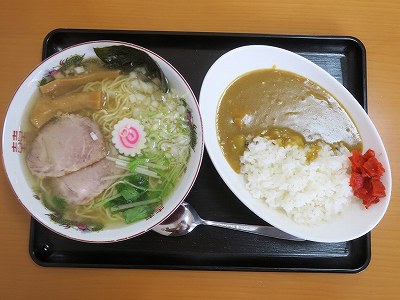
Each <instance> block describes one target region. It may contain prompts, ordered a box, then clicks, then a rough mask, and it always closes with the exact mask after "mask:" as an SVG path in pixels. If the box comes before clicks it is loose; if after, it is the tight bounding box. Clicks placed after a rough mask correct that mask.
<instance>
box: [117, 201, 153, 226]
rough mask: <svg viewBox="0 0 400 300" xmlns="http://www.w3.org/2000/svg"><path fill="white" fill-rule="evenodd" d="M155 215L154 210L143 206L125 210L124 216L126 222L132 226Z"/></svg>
mask: <svg viewBox="0 0 400 300" xmlns="http://www.w3.org/2000/svg"><path fill="white" fill-rule="evenodd" d="M153 213H154V208H152V207H151V206H150V205H142V206H137V207H133V208H129V209H127V210H125V211H124V212H123V213H122V215H123V216H124V219H125V222H126V223H128V224H130V223H133V222H137V221H140V220H144V219H146V218H148V217H150V216H151V215H152V214H153Z"/></svg>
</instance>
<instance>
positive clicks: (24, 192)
mask: <svg viewBox="0 0 400 300" xmlns="http://www.w3.org/2000/svg"><path fill="white" fill-rule="evenodd" d="M112 45H125V46H129V47H133V48H137V49H140V50H142V51H144V52H146V53H147V54H149V55H150V56H151V57H152V58H153V59H154V60H155V61H156V62H157V63H158V65H159V66H160V67H161V69H162V71H163V72H164V74H165V76H166V77H167V78H168V80H169V83H170V86H171V87H173V88H174V89H176V90H177V91H178V92H179V94H181V95H183V96H184V97H185V99H186V102H187V104H188V106H189V107H190V109H191V111H192V118H193V123H194V125H195V126H196V131H197V143H196V146H195V148H194V151H192V153H191V157H190V160H189V163H188V167H187V170H186V173H185V174H184V175H183V177H182V180H181V182H180V184H179V186H178V187H177V188H176V189H175V191H174V192H173V193H172V194H171V195H170V197H169V198H168V199H167V200H166V201H165V203H164V205H163V208H162V209H160V210H157V212H156V213H155V214H154V215H153V216H152V217H151V218H149V219H147V220H143V221H139V222H137V223H133V224H130V225H125V226H121V227H118V228H112V229H103V230H101V231H98V232H93V231H91V232H87V231H84V230H80V229H79V228H76V226H72V227H69V228H67V227H68V226H61V225H60V224H57V223H54V222H52V221H51V220H50V218H49V216H48V214H49V213H51V212H50V211H49V210H47V209H46V208H45V207H44V206H43V204H42V202H41V201H39V200H37V199H35V197H34V193H33V191H32V189H31V186H30V185H29V184H28V182H27V180H26V177H25V174H24V172H25V170H26V168H25V167H24V163H25V162H24V155H25V152H24V150H23V151H22V153H20V152H19V151H20V150H21V149H18V147H19V146H20V144H19V141H18V138H19V137H20V134H21V123H22V122H23V120H22V117H23V114H24V112H25V107H27V106H29V105H28V104H29V101H30V99H31V97H32V95H33V93H34V92H35V91H36V90H37V89H38V82H39V80H40V79H41V78H42V77H43V76H44V75H45V74H46V72H48V71H49V70H51V69H52V68H53V67H55V66H57V65H58V64H59V62H60V61H61V60H64V59H66V58H67V57H70V56H71V55H74V54H79V55H82V54H85V59H87V58H90V57H95V53H94V51H93V48H94V47H105V46H112ZM2 146H3V162H4V166H5V169H6V173H7V175H8V178H9V181H10V183H11V185H12V187H13V189H14V191H15V194H16V195H17V197H18V199H19V200H20V202H21V203H22V205H23V206H24V207H25V208H26V209H27V210H28V212H29V213H30V214H31V215H32V216H33V217H34V218H35V219H36V220H37V221H38V222H40V223H41V224H43V225H44V226H46V227H47V228H48V229H50V230H52V231H54V232H56V233H58V234H60V235H63V236H65V237H68V238H71V239H74V240H79V241H84V242H116V241H120V240H125V239H128V238H132V237H135V236H138V235H140V234H142V233H144V232H146V231H148V230H150V229H151V228H153V227H154V226H156V225H157V224H158V223H160V222H162V221H163V220H164V219H165V218H167V217H168V216H169V215H170V214H171V213H172V212H173V211H174V210H175V209H176V208H177V207H178V206H179V205H180V204H181V203H182V201H183V200H184V199H185V197H186V196H187V194H188V193H189V191H190V189H191V187H192V185H193V183H194V181H195V179H196V177H197V174H198V172H199V168H200V165H201V161H202V156H203V148H204V142H203V126H202V121H201V117H200V112H199V107H198V103H197V100H196V97H195V95H194V94H193V91H192V90H191V88H190V86H189V84H188V83H187V82H186V80H185V79H184V78H183V76H182V75H181V74H180V73H179V72H178V71H177V70H176V69H175V68H174V67H173V66H172V65H171V64H170V63H168V62H167V61H166V60H165V59H163V58H162V57H161V56H159V55H158V54H156V53H153V52H151V51H149V50H147V49H145V48H143V47H140V46H136V45H132V44H128V43H123V42H115V41H95V42H88V43H83V44H79V45H76V46H72V47H69V48H66V49H64V50H62V51H60V52H58V53H56V54H55V55H53V56H51V57H49V58H47V59H46V60H45V61H43V62H42V63H41V64H40V65H39V66H37V67H36V68H35V69H34V70H33V71H32V72H31V73H30V74H29V75H28V76H27V78H26V79H25V80H24V81H23V83H22V84H21V85H20V87H19V88H18V90H17V92H16V93H15V95H14V98H13V99H12V101H11V103H10V105H9V108H8V111H7V115H6V118H5V122H4V128H3V138H2Z"/></svg>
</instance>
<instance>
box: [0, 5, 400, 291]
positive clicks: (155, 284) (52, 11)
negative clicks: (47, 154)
mask: <svg viewBox="0 0 400 300" xmlns="http://www.w3.org/2000/svg"><path fill="white" fill-rule="evenodd" d="M271 2H272V3H270V2H269V1H266V0H253V1H238V0H230V1H229V0H212V1H211V0H203V1H179V0H170V1H160V0H153V1H150V2H144V1H136V0H114V1H105V0H97V1H77V0H69V1H59V0H56V1H48V0H40V1H38V0H31V1H27V0H14V1H10V2H8V3H7V4H6V5H5V4H3V5H2V9H1V10H0V36H1V45H0V66H1V68H0V82H1V85H0V86H1V88H0V99H1V102H0V115H1V118H2V119H4V116H5V113H6V110H7V107H8V104H9V102H10V100H11V98H12V96H13V94H14V92H15V90H16V88H17V87H18V85H19V83H20V82H21V81H22V80H23V79H24V78H25V76H26V75H27V73H28V72H29V71H30V70H31V69H32V68H33V67H34V66H36V65H37V64H38V63H39V62H40V58H41V50H42V42H43V38H44V37H45V35H46V34H47V33H48V32H50V31H51V30H53V29H56V28H90V29H127V30H149V31H189V32H241V33H271V34H302V35H303V34H306V35H346V36H347V35H350V36H355V37H357V38H359V39H360V40H361V41H362V42H363V43H364V45H365V47H366V49H367V70H368V71H367V76H368V112H369V115H370V117H371V119H372V121H373V122H374V123H375V125H376V127H377V129H378V131H379V132H380V134H381V137H382V139H383V141H384V143H385V146H386V149H387V152H388V155H389V159H390V163H391V168H392V176H393V191H392V197H391V202H390V205H389V209H388V211H387V214H386V215H385V217H384V219H383V220H382V221H381V222H380V224H379V225H378V226H377V227H376V228H375V229H374V230H373V231H372V259H371V262H370V264H369V266H368V267H367V268H366V269H365V270H364V271H362V272H361V273H358V274H312V273H273V272H271V273H268V272H228V271H178V270H176V271H166V270H121V269H79V268H44V267H40V266H38V265H36V264H35V263H34V262H33V261H32V259H31V258H30V256H29V253H28V243H29V228H30V217H29V215H28V213H27V212H26V211H25V210H24V209H23V208H22V206H21V205H20V203H19V202H18V201H17V199H16V197H15V195H14V193H13V191H12V189H11V187H10V185H9V182H8V180H7V178H6V175H5V173H4V169H3V168H1V171H0V190H1V191H2V193H3V196H2V199H1V200H0V201H1V202H0V203H1V209H0V224H1V226H0V235H1V237H2V242H1V246H0V299H28V298H29V297H31V298H33V299H36V298H39V297H41V298H43V297H45V298H57V299H71V298H77V297H78V296H79V298H84V297H85V298H86V299H103V298H106V297H112V299H116V298H119V297H129V298H131V297H135V298H137V299H155V298H156V297H162V298H166V299H170V298H171V299H177V298H181V297H182V298H183V297H185V298H188V297H190V298H192V299H241V298H244V299H258V298H260V299H264V298H266V297H267V295H269V296H278V295H279V297H281V298H284V299H285V298H289V297H297V298H300V299H301V298H304V299H324V298H340V299H347V298H351V299H370V298H379V299H383V298H393V296H395V295H397V294H398V293H400V284H399V282H398V280H399V279H398V277H399V276H400V251H399V250H398V249H399V247H400V242H399V241H400V226H398V225H399V223H398V222H399V217H400V205H399V200H400V199H399V198H400V188H399V185H397V184H396V183H398V172H397V169H399V168H400V159H399V158H400V157H399V155H397V151H396V149H398V148H399V147H400V139H399V136H400V132H399V125H400V123H399V116H398V114H399V113H400V101H399V100H398V94H399V93H398V91H397V88H398V86H399V80H398V78H399V77H398V70H399V69H400V56H399V53H400V42H399V40H400V2H399V1H397V0H391V1H387V0H381V1H375V0H372V1H371V0H368V1H345V0H343V1H342V0H339V1H338V0H337V1H324V0H299V1H289V0H280V1H271Z"/></svg>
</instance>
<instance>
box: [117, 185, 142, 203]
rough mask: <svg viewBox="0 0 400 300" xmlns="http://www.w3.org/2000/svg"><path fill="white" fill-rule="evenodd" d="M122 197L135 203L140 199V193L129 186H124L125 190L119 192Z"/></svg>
mask: <svg viewBox="0 0 400 300" xmlns="http://www.w3.org/2000/svg"><path fill="white" fill-rule="evenodd" d="M121 195H122V197H124V198H125V200H128V201H136V200H137V199H139V197H140V193H139V192H138V191H137V190H136V189H135V188H133V187H131V186H125V188H124V189H123V190H122V191H121Z"/></svg>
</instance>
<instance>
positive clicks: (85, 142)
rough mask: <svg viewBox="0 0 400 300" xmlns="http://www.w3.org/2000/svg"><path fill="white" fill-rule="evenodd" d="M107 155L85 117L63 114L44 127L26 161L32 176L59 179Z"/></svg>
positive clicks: (98, 134)
mask: <svg viewBox="0 0 400 300" xmlns="http://www.w3.org/2000/svg"><path fill="white" fill-rule="evenodd" d="M106 154H107V147H106V144H105V142H104V138H103V134H102V133H101V131H100V128H99V126H98V125H97V123H96V122H94V121H93V120H91V119H90V118H88V117H84V116H80V115H75V114H66V115H62V116H60V117H59V118H57V119H55V120H53V121H50V122H49V123H47V124H46V125H44V126H43V127H42V128H41V129H40V131H39V133H38V135H37V137H36V138H35V139H34V140H33V142H32V144H31V147H30V149H29V152H28V154H27V157H26V162H27V165H28V167H29V169H30V170H31V172H32V174H34V175H36V176H38V177H40V178H44V177H59V176H63V175H66V174H68V173H71V172H74V171H77V170H80V169H82V168H84V167H87V166H90V165H91V164H93V163H95V162H98V161H99V160H101V159H103V158H104V157H105V156H106Z"/></svg>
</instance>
